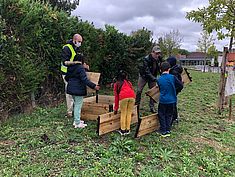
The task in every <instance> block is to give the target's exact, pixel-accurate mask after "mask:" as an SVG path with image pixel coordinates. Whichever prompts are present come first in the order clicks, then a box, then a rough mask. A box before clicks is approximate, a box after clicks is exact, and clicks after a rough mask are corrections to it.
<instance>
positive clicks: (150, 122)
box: [135, 114, 160, 138]
mask: <svg viewBox="0 0 235 177" xmlns="http://www.w3.org/2000/svg"><path fill="white" fill-rule="evenodd" d="M159 127H160V124H159V120H158V116H157V114H151V115H149V116H145V117H142V118H141V120H140V121H139V123H138V126H137V130H136V135H135V137H136V138H138V137H141V136H143V135H146V134H148V133H151V132H154V131H156V130H157V129H159Z"/></svg>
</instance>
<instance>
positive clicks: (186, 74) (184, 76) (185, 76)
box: [181, 68, 192, 85]
mask: <svg viewBox="0 0 235 177" xmlns="http://www.w3.org/2000/svg"><path fill="white" fill-rule="evenodd" d="M181 77H182V82H183V83H184V85H185V84H189V83H190V82H192V77H190V74H189V72H188V70H187V69H186V68H184V70H183V72H182V74H181Z"/></svg>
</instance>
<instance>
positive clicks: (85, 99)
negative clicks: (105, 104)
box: [83, 96, 96, 103]
mask: <svg viewBox="0 0 235 177" xmlns="http://www.w3.org/2000/svg"><path fill="white" fill-rule="evenodd" d="M95 99H96V96H91V97H86V98H84V99H83V103H86V102H94V103H95Z"/></svg>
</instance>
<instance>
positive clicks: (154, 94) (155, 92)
mask: <svg viewBox="0 0 235 177" xmlns="http://www.w3.org/2000/svg"><path fill="white" fill-rule="evenodd" d="M181 77H182V81H183V83H184V85H186V84H189V83H190V82H192V78H191V77H190V74H189V72H188V70H187V69H186V68H184V69H183V72H182V74H181ZM145 94H146V95H147V96H149V97H151V98H152V99H153V100H154V101H155V102H158V100H159V96H160V91H159V87H158V85H156V86H154V87H153V88H151V89H149V90H147V91H146V92H145Z"/></svg>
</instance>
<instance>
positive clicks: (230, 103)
mask: <svg viewBox="0 0 235 177" xmlns="http://www.w3.org/2000/svg"><path fill="white" fill-rule="evenodd" d="M228 119H229V120H232V96H229V117H228Z"/></svg>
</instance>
